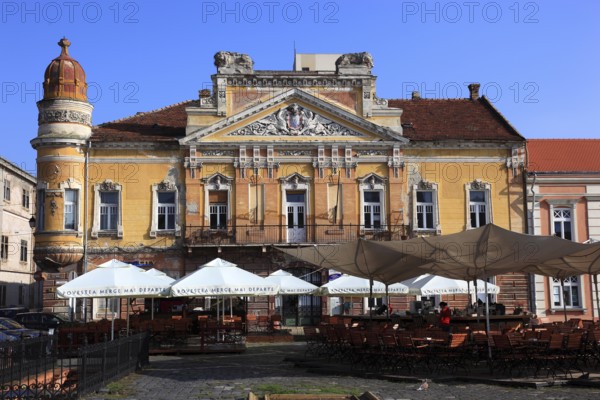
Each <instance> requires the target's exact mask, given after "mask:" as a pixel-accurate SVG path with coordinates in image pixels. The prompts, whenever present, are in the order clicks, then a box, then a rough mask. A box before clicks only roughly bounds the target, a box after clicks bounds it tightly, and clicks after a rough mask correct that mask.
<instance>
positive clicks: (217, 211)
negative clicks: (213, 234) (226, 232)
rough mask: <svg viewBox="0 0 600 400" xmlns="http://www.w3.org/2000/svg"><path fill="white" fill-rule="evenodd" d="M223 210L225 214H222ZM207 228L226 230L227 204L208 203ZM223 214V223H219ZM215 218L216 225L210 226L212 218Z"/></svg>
mask: <svg viewBox="0 0 600 400" xmlns="http://www.w3.org/2000/svg"><path fill="white" fill-rule="evenodd" d="M223 208H224V209H225V212H223ZM208 211H209V214H208V227H209V229H213V230H223V229H227V220H228V218H227V215H228V211H229V210H228V207H227V203H210V204H209V205H208ZM223 214H225V221H221V215H223ZM213 215H216V216H217V224H216V226H213V225H212V216H213Z"/></svg>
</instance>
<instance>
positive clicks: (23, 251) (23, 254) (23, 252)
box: [19, 239, 29, 262]
mask: <svg viewBox="0 0 600 400" xmlns="http://www.w3.org/2000/svg"><path fill="white" fill-rule="evenodd" d="M28 251H29V243H28V242H27V240H24V239H21V246H20V248H19V253H20V254H19V261H20V262H27V260H28V259H29V257H28V254H27V253H28Z"/></svg>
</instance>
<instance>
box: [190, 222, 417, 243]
mask: <svg viewBox="0 0 600 400" xmlns="http://www.w3.org/2000/svg"><path fill="white" fill-rule="evenodd" d="M407 228H408V227H407V226H406V225H386V226H382V227H368V226H365V225H353V224H345V225H340V224H338V225H331V224H327V225H305V226H303V227H301V228H298V227H294V228H288V227H287V226H285V225H260V224H256V225H230V226H223V227H220V228H217V229H211V228H210V227H208V226H194V225H188V226H186V231H185V242H186V245H188V246H190V247H195V246H227V245H271V244H280V245H281V244H286V243H290V244H302V243H307V244H333V243H346V242H352V241H354V240H357V239H358V238H363V239H367V240H383V241H389V240H402V239H406V237H407V235H408V229H407Z"/></svg>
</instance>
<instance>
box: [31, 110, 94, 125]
mask: <svg viewBox="0 0 600 400" xmlns="http://www.w3.org/2000/svg"><path fill="white" fill-rule="evenodd" d="M53 122H73V123H77V124H82V125H87V126H90V127H91V126H92V115H91V114H90V113H86V112H80V111H73V110H44V111H40V112H39V114H38V125H42V124H47V123H53Z"/></svg>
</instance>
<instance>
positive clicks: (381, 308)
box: [375, 304, 388, 315]
mask: <svg viewBox="0 0 600 400" xmlns="http://www.w3.org/2000/svg"><path fill="white" fill-rule="evenodd" d="M387 309H388V306H387V305H385V304H382V305H380V306H379V308H378V309H377V311H375V313H377V315H383V314H385V312H386V311H387Z"/></svg>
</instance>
